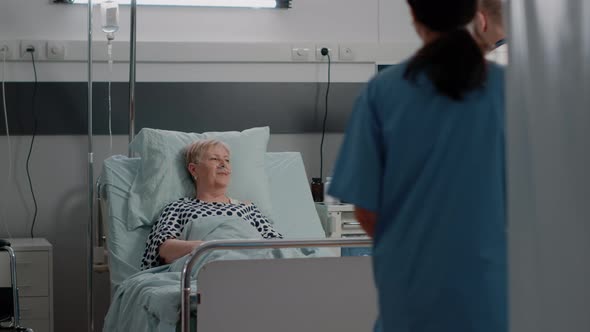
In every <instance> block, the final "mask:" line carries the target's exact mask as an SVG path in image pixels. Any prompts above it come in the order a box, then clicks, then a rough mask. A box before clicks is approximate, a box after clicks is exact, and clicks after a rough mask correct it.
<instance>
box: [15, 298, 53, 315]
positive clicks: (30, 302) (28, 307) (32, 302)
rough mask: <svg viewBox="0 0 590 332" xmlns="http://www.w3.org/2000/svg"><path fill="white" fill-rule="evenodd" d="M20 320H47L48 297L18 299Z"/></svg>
mask: <svg viewBox="0 0 590 332" xmlns="http://www.w3.org/2000/svg"><path fill="white" fill-rule="evenodd" d="M19 301H20V316H21V319H24V320H27V319H31V320H38V319H43V320H45V319H49V298H48V297H22V296H21V297H20V298H19Z"/></svg>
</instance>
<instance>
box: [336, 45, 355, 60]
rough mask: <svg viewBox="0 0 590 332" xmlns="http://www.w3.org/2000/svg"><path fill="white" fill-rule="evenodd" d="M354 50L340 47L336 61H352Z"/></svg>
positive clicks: (349, 47) (343, 46) (344, 46)
mask: <svg viewBox="0 0 590 332" xmlns="http://www.w3.org/2000/svg"><path fill="white" fill-rule="evenodd" d="M354 58H355V57H354V48H352V47H351V46H347V45H340V47H339V48H338V60H340V61H354Z"/></svg>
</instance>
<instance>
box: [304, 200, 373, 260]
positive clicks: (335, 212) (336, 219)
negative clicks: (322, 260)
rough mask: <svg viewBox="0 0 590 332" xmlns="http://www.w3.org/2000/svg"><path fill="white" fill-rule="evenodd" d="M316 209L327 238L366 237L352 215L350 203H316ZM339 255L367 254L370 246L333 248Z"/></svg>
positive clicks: (369, 252)
mask: <svg viewBox="0 0 590 332" xmlns="http://www.w3.org/2000/svg"><path fill="white" fill-rule="evenodd" d="M315 207H316V211H317V213H318V216H319V217H320V221H321V222H322V226H323V227H324V231H325V232H326V237H328V238H350V237H367V234H366V233H365V231H364V230H363V228H362V227H361V224H360V223H359V222H358V221H357V220H356V218H355V216H354V206H353V205H352V204H324V203H316V204H315ZM335 253H336V254H339V255H341V256H369V255H370V254H371V248H342V249H335Z"/></svg>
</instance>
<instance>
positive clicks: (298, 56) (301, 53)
mask: <svg viewBox="0 0 590 332" xmlns="http://www.w3.org/2000/svg"><path fill="white" fill-rule="evenodd" d="M291 60H293V61H309V48H307V47H293V48H291Z"/></svg>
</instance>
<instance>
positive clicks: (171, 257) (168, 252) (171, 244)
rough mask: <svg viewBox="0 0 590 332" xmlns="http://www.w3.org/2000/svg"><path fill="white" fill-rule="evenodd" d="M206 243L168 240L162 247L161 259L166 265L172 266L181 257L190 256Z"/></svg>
mask: <svg viewBox="0 0 590 332" xmlns="http://www.w3.org/2000/svg"><path fill="white" fill-rule="evenodd" d="M203 242H204V241H184V240H177V239H168V240H166V241H164V243H162V244H161V245H160V258H161V259H162V261H163V263H164V264H170V263H172V262H174V261H175V260H177V259H179V258H180V257H182V256H184V255H186V254H189V253H191V252H192V251H193V249H195V248H196V247H198V246H200V245H201V244H202V243H203Z"/></svg>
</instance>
